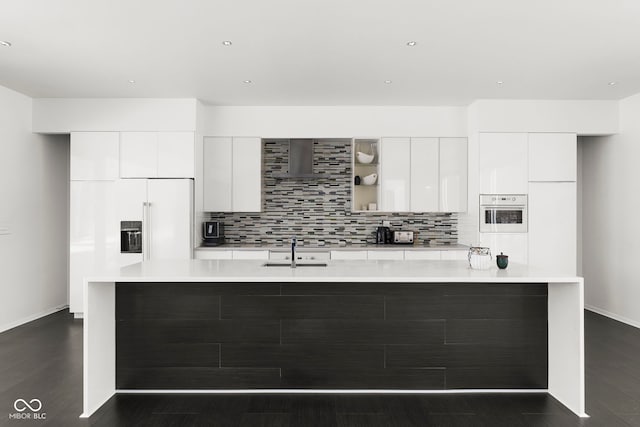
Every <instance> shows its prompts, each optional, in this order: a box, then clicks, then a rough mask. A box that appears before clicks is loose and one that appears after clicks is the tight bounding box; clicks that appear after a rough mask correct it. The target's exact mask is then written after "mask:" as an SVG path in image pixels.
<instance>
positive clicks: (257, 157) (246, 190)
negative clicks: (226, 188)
mask: <svg viewBox="0 0 640 427" xmlns="http://www.w3.org/2000/svg"><path fill="white" fill-rule="evenodd" d="M231 173H232V182H233V186H232V198H233V210H234V212H260V211H261V210H262V140H261V139H260V138H233V167H232V170H231Z"/></svg>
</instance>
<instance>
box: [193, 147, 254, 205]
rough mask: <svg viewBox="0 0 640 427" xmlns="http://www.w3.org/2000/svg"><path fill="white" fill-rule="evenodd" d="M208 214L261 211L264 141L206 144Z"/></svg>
mask: <svg viewBox="0 0 640 427" xmlns="http://www.w3.org/2000/svg"><path fill="white" fill-rule="evenodd" d="M203 166H204V168H203V188H204V197H203V201H204V211H205V212H260V211H261V209H262V141H261V139H260V138H231V137H206V138H204V144H203Z"/></svg>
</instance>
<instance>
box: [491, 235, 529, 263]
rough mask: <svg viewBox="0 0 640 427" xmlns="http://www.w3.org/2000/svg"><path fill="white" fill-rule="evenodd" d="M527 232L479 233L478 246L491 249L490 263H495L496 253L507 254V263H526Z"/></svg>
mask: <svg viewBox="0 0 640 427" xmlns="http://www.w3.org/2000/svg"><path fill="white" fill-rule="evenodd" d="M527 234H528V233H501V234H499V233H480V246H486V247H488V248H490V249H491V257H492V263H493V264H492V265H494V266H495V265H496V264H495V262H496V255H499V254H500V253H501V252H503V253H504V254H505V255H509V263H514V262H515V263H518V264H527V263H528V259H529V258H528V255H527V252H528V246H527V241H528V239H527Z"/></svg>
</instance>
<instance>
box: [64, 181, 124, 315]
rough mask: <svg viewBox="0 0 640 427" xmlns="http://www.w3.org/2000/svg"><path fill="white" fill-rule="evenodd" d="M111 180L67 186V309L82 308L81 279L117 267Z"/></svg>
mask: <svg viewBox="0 0 640 427" xmlns="http://www.w3.org/2000/svg"><path fill="white" fill-rule="evenodd" d="M117 206H118V203H117V198H116V188H115V182H114V181H73V182H71V185H70V208H69V210H70V212H69V213H70V221H69V231H70V235H69V241H70V248H69V249H70V252H69V310H70V311H71V312H72V313H82V312H83V311H84V297H83V295H84V291H83V279H84V277H86V276H95V275H100V274H103V273H105V272H107V271H110V270H112V269H115V268H118V267H119V259H118V254H119V253H120V239H119V235H120V228H119V225H120V223H119V221H118V218H117Z"/></svg>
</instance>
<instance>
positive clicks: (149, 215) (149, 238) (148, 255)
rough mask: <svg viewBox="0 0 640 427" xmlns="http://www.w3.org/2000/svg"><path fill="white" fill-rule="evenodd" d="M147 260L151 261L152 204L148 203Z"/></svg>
mask: <svg viewBox="0 0 640 427" xmlns="http://www.w3.org/2000/svg"><path fill="white" fill-rule="evenodd" d="M146 205H147V239H148V242H149V243H148V245H147V259H148V260H151V202H147V203H146Z"/></svg>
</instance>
